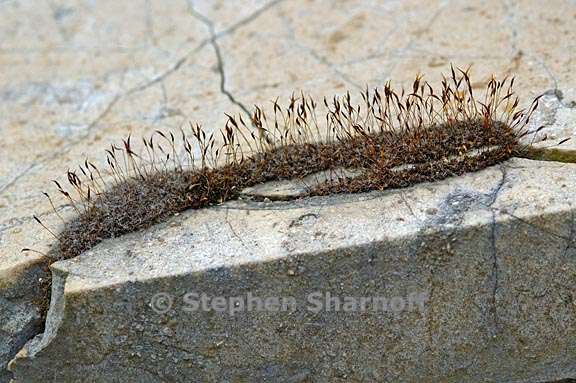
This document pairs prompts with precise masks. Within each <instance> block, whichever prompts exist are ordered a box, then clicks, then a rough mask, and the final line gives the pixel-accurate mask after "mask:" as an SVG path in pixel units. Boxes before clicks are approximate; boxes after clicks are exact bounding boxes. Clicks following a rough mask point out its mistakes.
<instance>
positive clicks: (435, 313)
mask: <svg viewBox="0 0 576 383" xmlns="http://www.w3.org/2000/svg"><path fill="white" fill-rule="evenodd" d="M575 170H576V165H575V164H558V163H553V162H538V161H530V160H520V159H514V160H511V161H508V162H506V163H504V164H502V165H500V166H496V167H493V168H489V169H486V170H484V171H481V172H478V173H475V174H470V175H466V176H464V177H458V178H452V179H448V180H445V181H442V182H437V183H432V184H421V185H418V186H415V187H411V188H407V189H403V190H391V191H388V192H381V193H370V194H363V195H342V196H333V197H325V198H310V199H306V200H299V201H294V202H267V203H266V202H250V201H237V202H230V203H226V204H224V205H221V206H218V207H214V208H210V209H204V210H199V211H190V212H185V213H183V214H180V215H179V216H178V217H174V219H171V220H170V221H169V222H167V223H165V224H161V225H158V226H157V227H154V228H152V229H150V230H146V231H144V232H141V233H134V234H130V235H127V236H125V237H122V238H118V239H114V240H107V241H105V242H103V243H101V244H100V245H98V246H96V247H95V248H93V249H92V250H90V251H88V252H86V253H84V254H83V255H82V256H80V257H78V258H75V259H73V260H69V261H63V262H58V263H56V264H54V265H53V266H52V269H53V272H54V275H55V277H56V281H55V283H54V286H53V293H54V297H53V300H52V307H51V311H50V314H49V318H48V330H47V331H46V333H45V334H44V335H43V336H39V337H38V338H37V339H35V340H34V341H33V342H31V343H30V344H29V345H28V347H27V348H26V349H24V350H22V351H21V352H20V353H19V355H18V356H17V358H16V359H15V360H14V361H13V362H11V370H12V371H13V372H14V373H15V382H31V383H32V382H47V381H50V382H73V381H77V380H79V379H81V380H82V381H90V382H100V381H102V382H103V381H118V380H121V381H126V382H131V381H133V382H136V381H138V382H162V381H170V382H184V381H198V382H205V381H247V382H253V381H260V382H284V381H290V382H304V381H314V382H340V381H341V382H350V381H374V382H376V381H378V382H382V381H394V382H415V381H420V382H438V381H442V382H484V381H498V382H526V383H527V382H538V381H547V380H559V379H562V378H568V377H573V376H575V375H576V363H575V361H576V302H575V301H574V291H576V251H575V249H574V233H576V221H575V220H574V217H576V205H575V202H576V198H575V193H574V190H575V186H576V172H575ZM315 292H318V293H320V294H325V293H326V292H329V293H331V294H332V296H338V297H346V296H350V297H373V296H382V297H387V298H388V299H390V306H389V308H388V311H384V312H372V311H370V310H367V311H358V310H356V311H351V312H333V311H329V310H326V309H325V308H322V309H320V310H318V311H314V310H311V309H310V306H309V305H308V304H307V303H310V302H312V303H313V302H314V301H309V300H308V299H309V298H308V296H309V294H311V293H315ZM159 293H162V294H168V298H166V297H164V300H160V301H156V300H155V299H156V298H157V294H159ZM188 293H197V294H201V293H204V294H207V296H208V297H219V296H221V297H224V298H226V299H229V298H230V297H247V296H248V294H252V295H253V296H255V297H295V298H296V300H297V302H300V303H299V304H298V305H297V306H296V307H295V308H294V309H293V310H288V311H286V312H270V311H265V312H255V311H246V310H241V309H238V308H237V306H234V305H232V306H230V307H228V308H227V310H228V311H226V312H219V311H218V309H217V308H216V309H214V310H209V311H206V310H202V309H199V310H192V309H191V307H192V306H191V304H190V303H189V302H190V301H188V300H186V299H188V298H186V294H188ZM411 294H420V295H422V294H424V295H423V296H425V299H424V300H423V303H422V305H416V306H413V308H412V309H409V308H408V304H407V302H409V299H410V298H409V297H410V296H411ZM323 296H325V295H323ZM395 298H400V299H404V303H405V304H406V307H404V309H397V310H396V311H395V309H394V306H393V305H392V303H391V302H392V300H393V299H395ZM167 302H168V304H170V305H168V306H167ZM396 307H397V308H398V307H399V306H396ZM232 308H236V309H237V310H238V311H237V312H235V313H234V315H230V312H229V311H230V310H232ZM307 379H308V380H307Z"/></svg>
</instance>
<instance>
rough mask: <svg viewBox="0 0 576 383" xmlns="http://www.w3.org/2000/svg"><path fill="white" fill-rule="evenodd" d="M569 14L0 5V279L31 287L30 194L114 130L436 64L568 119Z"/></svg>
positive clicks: (301, 2)
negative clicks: (550, 103)
mask: <svg viewBox="0 0 576 383" xmlns="http://www.w3.org/2000/svg"><path fill="white" fill-rule="evenodd" d="M535 10H537V11H535ZM575 14H576V11H575V8H574V5H573V4H572V3H570V2H565V1H563V0H553V1H549V2H548V3H547V6H546V7H544V8H543V7H542V6H541V3H540V2H534V1H526V2H520V3H514V4H512V3H509V2H500V1H496V0H488V1H483V2H482V3H481V4H469V3H467V2H459V3H455V2H453V1H450V2H448V1H444V0H438V1H429V2H422V1H418V0H408V1H396V2H390V1H387V2H365V1H360V0H349V1H339V2H334V3H330V4H327V3H325V2H309V1H306V0H291V1H281V0H271V1H260V0H258V1H251V2H244V3H243V4H242V6H241V7H239V6H238V5H237V4H234V3H233V2H228V1H219V0H216V1H213V0H210V1H205V0H201V1H200V0H198V1H189V2H186V1H179V2H171V3H170V6H167V5H166V4H165V3H164V2H157V1H150V0H135V1H131V2H118V1H113V0H101V1H98V2H97V3H91V2H88V3H81V2H70V1H60V0H53V1H50V2H37V1H30V0H8V1H0V19H1V20H2V22H1V23H0V36H1V37H2V38H0V73H2V75H1V76H0V269H2V270H3V271H4V272H3V273H2V274H1V275H0V280H1V279H2V278H6V280H8V279H10V280H12V279H13V278H18V276H24V275H31V274H34V273H35V271H34V270H36V265H37V261H38V260H39V259H41V258H40V257H39V256H38V255H37V254H21V253H20V250H21V249H22V248H23V247H30V248H34V249H36V250H38V251H42V252H44V251H45V249H46V248H47V247H48V246H49V245H50V243H51V241H53V238H52V237H51V235H50V234H49V233H48V232H46V231H45V230H43V229H42V228H40V227H39V226H38V225H37V224H35V223H34V222H33V220H32V214H33V213H36V214H37V215H38V216H40V217H41V218H42V219H43V221H45V222H47V223H56V225H57V224H58V219H57V218H56V217H55V216H54V214H53V212H51V209H50V207H49V205H48V204H47V201H46V200H45V199H44V198H43V197H42V195H41V193H40V191H42V190H47V191H49V190H51V189H50V188H49V185H50V180H52V179H57V180H62V176H63V174H64V172H65V170H66V169H68V168H72V167H74V165H75V164H77V163H79V162H81V161H82V160H83V159H84V158H85V157H86V156H88V157H91V158H93V159H95V161H96V162H98V160H101V159H102V157H101V155H100V154H101V153H102V152H103V150H104V148H106V147H108V145H109V144H110V143H111V142H118V140H119V139H120V138H121V137H125V136H126V135H127V134H128V133H133V135H134V136H139V135H148V134H150V133H152V132H153V131H154V130H156V129H177V128H178V127H180V126H182V125H183V124H187V123H188V121H189V120H193V121H199V122H202V123H203V124H204V126H205V127H207V128H213V127H218V126H221V125H222V123H223V122H224V120H225V118H224V115H223V113H224V112H228V113H238V112H239V113H243V112H244V109H248V108H249V107H250V106H251V105H252V104H254V103H268V102H269V101H270V100H273V99H275V98H276V97H278V96H280V97H284V96H288V95H290V94H291V93H292V92H293V91H298V90H303V91H304V92H308V93H311V94H313V95H316V96H319V97H322V96H326V95H327V96H330V95H332V94H334V93H340V92H344V91H345V90H347V89H355V88H358V89H363V88H364V86H365V85H369V86H380V85H382V84H383V83H384V82H385V81H386V80H388V79H390V78H392V79H393V80H394V81H395V82H396V83H397V84H404V85H408V81H411V79H412V78H413V76H414V74H415V73H417V72H421V73H424V74H425V75H426V79H429V80H431V81H436V80H438V79H439V72H440V71H441V70H445V68H447V67H448V65H449V64H450V63H454V64H456V65H460V66H462V67H465V66H467V65H472V66H473V67H472V68H473V73H474V74H475V76H474V77H475V78H478V80H477V82H476V83H475V84H474V87H475V88H477V89H479V88H482V87H483V86H484V85H485V84H486V81H487V78H488V75H489V74H491V73H493V72H494V73H498V74H502V73H505V74H511V75H516V76H517V85H518V87H517V90H518V91H519V93H520V95H521V96H522V97H523V99H524V100H526V99H527V98H529V97H532V96H535V95H537V94H540V93H542V92H543V91H546V90H548V89H553V90H554V94H556V95H561V100H560V101H561V102H562V104H563V107H567V108H572V107H573V105H574V101H575V100H576V94H575V91H574V89H576V77H575V76H574V75H573V68H574V63H575V57H576V56H575V52H576V50H575V49H571V48H572V47H571V46H570V44H572V42H573V41H576V31H575V30H574V28H572V25H573V23H574V15H575ZM126 15H130V17H126ZM543 31H545V32H543ZM559 42H562V43H559ZM559 99H560V98H559ZM562 110H563V111H564V112H566V113H569V112H570V111H569V110H568V109H562ZM572 110H573V109H572ZM564 112H560V111H559V113H558V118H559V119H558V121H562V118H563V117H562V113H564ZM570 121H571V120H570ZM570 126H571V125H570V124H566V125H565V127H566V128H569V127H570ZM549 128H550V130H554V128H553V127H552V126H550V127H549ZM547 129H548V128H547ZM561 137H564V135H559V136H558V140H557V141H555V140H551V141H550V142H551V143H552V144H553V143H554V141H555V142H558V141H559V140H560V139H561ZM567 145H568V146H567ZM569 145H570V144H566V145H562V146H561V148H570V146H569ZM545 154H546V156H550V155H551V154H553V157H555V158H558V154H557V153H553V152H551V151H550V150H548V151H547V152H546V153H545ZM565 155H566V151H563V152H562V153H560V157H562V158H565ZM65 203H66V201H56V204H57V206H61V205H63V204H65ZM51 227H55V226H51ZM23 265H24V266H26V267H30V268H31V270H30V272H29V273H24V272H22V270H21V267H22V266H23ZM23 281H25V282H30V283H31V288H32V290H34V289H35V288H36V287H37V283H35V282H34V279H28V278H25V279H23ZM2 285H3V282H1V281H0V297H4V299H5V301H10V302H12V301H11V300H9V299H7V298H6V297H5V295H4V292H3V290H2V288H1V286H2ZM35 298H36V297H34V296H28V297H27V298H26V299H27V300H33V299H35ZM14 304H15V305H16V306H14V308H10V310H12V309H15V307H19V305H20V303H18V302H16V303H14ZM28 307H31V310H33V311H34V310H35V309H34V308H33V307H32V306H28ZM7 310H8V309H7ZM30 315H33V313H32V312H30ZM28 317H32V316H28ZM3 325H4V324H3V323H0V327H2V326H3ZM3 342H5V338H0V348H2V347H8V346H7V344H8V343H3ZM9 342H11V341H9ZM2 358H3V357H2V356H0V366H1V365H3V363H4V361H3V360H2Z"/></svg>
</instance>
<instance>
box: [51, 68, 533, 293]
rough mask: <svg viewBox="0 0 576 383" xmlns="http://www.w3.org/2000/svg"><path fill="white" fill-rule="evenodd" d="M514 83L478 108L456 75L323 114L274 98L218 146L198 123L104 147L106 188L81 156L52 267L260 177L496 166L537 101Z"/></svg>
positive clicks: (370, 182)
mask: <svg viewBox="0 0 576 383" xmlns="http://www.w3.org/2000/svg"><path fill="white" fill-rule="evenodd" d="M513 82H514V80H513V79H511V80H507V79H504V80H502V81H498V80H496V79H494V78H493V79H492V80H491V81H490V82H489V83H488V86H487V89H486V92H485V95H484V98H483V100H482V101H478V100H477V99H475V97H474V95H473V93H472V87H471V85H470V79H469V77H468V72H467V71H461V70H459V71H455V70H454V69H452V70H451V76H450V78H445V79H444V81H443V82H442V89H441V91H440V92H439V93H438V94H436V93H435V92H434V91H433V89H432V87H431V86H430V85H429V84H427V83H426V82H423V81H422V80H421V77H420V76H417V77H416V80H415V81H414V83H413V86H412V91H411V92H410V93H407V92H405V91H404V90H402V91H394V90H393V89H392V88H391V86H390V84H386V85H385V86H384V88H383V89H382V90H381V91H379V90H374V91H373V92H368V91H366V92H364V93H363V94H362V100H363V104H362V105H354V104H353V103H352V101H351V97H350V95H349V94H347V95H345V96H344V97H340V98H339V97H334V98H333V99H332V101H331V102H328V101H327V100H326V99H325V100H324V107H325V112H324V113H323V118H322V119H318V117H317V104H316V103H315V102H314V100H312V99H310V98H308V97H305V96H303V95H302V96H300V97H294V96H293V97H292V98H291V99H290V102H289V105H288V107H287V108H281V107H280V106H279V104H278V103H276V102H274V103H273V111H272V114H273V116H271V117H268V116H267V115H266V113H265V111H264V110H263V109H261V108H259V107H256V109H255V111H254V113H253V115H252V119H251V121H250V124H249V125H250V126H248V125H247V124H246V123H245V122H244V121H243V120H242V118H241V116H239V117H237V118H234V117H232V116H228V121H227V123H226V125H225V127H224V128H223V129H222V131H221V132H220V133H221V137H222V142H221V144H216V138H215V137H214V135H211V136H209V137H207V136H206V134H205V132H204V131H203V130H202V129H201V128H200V127H199V126H198V125H196V126H191V130H190V132H189V133H188V134H187V133H185V132H184V131H181V132H180V134H179V135H178V136H179V137H178V139H176V137H175V136H174V135H173V134H172V133H167V134H166V133H163V132H157V133H156V134H155V135H153V136H152V137H150V138H148V139H144V140H143V146H144V150H143V151H142V153H140V154H137V153H136V152H135V151H134V149H133V146H132V144H131V139H130V137H129V138H127V139H126V140H124V141H123V145H122V147H117V146H111V148H110V149H109V150H107V162H108V167H109V168H108V169H107V172H108V173H109V174H110V176H109V177H108V180H107V181H106V180H105V177H103V176H102V174H101V172H100V170H99V169H98V168H97V167H96V166H94V165H93V164H91V163H90V162H88V161H86V162H85V163H84V164H83V166H81V167H80V169H79V173H78V174H80V173H81V175H80V176H78V175H77V172H70V171H69V172H68V182H69V184H70V186H71V187H72V189H73V190H74V192H75V194H74V195H75V196H73V195H72V194H71V193H70V192H68V191H66V190H65V189H64V188H63V187H62V186H61V185H60V184H59V183H57V182H56V186H57V188H58V190H59V193H61V194H62V195H63V196H64V197H65V198H66V199H68V200H69V201H70V203H71V204H72V205H73V206H74V207H75V208H76V209H77V212H78V214H77V215H76V217H74V218H73V219H72V220H69V221H66V222H65V224H64V226H63V227H62V228H61V230H60V231H59V232H58V234H56V236H57V238H58V240H57V241H56V242H55V243H54V245H53V246H52V248H51V250H50V251H49V253H48V254H47V256H48V257H47V258H48V261H47V262H49V263H51V262H53V261H55V260H59V259H69V258H72V257H75V256H77V255H79V254H80V253H82V252H84V251H86V250H88V249H90V248H91V247H93V246H94V245H96V244H97V243H99V242H100V241H102V240H103V239H106V238H111V237H117V236H120V235H122V234H126V233H129V232H133V231H136V230H140V229H143V228H147V227H149V226H151V225H153V224H155V223H158V222H160V221H162V220H165V219H166V218H168V217H170V216H172V215H174V214H175V213H177V212H181V211H183V210H186V209H199V208H203V207H206V206H208V205H210V204H217V203H221V202H224V201H227V200H231V199H234V198H236V197H237V196H238V194H239V193H240V191H241V190H242V189H243V188H245V187H248V186H253V185H255V184H258V183H261V182H265V181H270V180H281V179H292V178H298V177H305V176H307V175H309V174H312V173H315V172H318V171H323V170H329V169H338V168H353V169H356V170H359V171H360V175H359V176H356V177H354V178H339V179H335V180H331V181H327V182H325V183H323V184H320V185H317V186H315V187H313V188H311V189H310V190H309V193H308V194H309V195H327V194H333V193H356V192H365V191H370V190H383V189H386V188H398V187H406V186H409V185H413V184H415V183H418V182H423V181H434V180H440V179H444V178H446V177H450V176H454V175H459V174H463V173H465V172H470V171H476V170H479V169H483V168H485V167H487V166H490V165H493V164H496V163H498V162H501V161H503V160H506V159H507V158H509V157H511V156H512V155H513V154H514V153H515V152H518V151H521V150H522V147H521V146H520V144H519V139H520V138H521V137H522V136H523V135H524V134H525V132H524V127H525V125H526V123H527V122H528V119H529V117H530V115H531V113H532V112H533V111H534V109H535V108H536V106H537V99H536V100H534V102H533V103H532V105H531V106H530V107H529V108H528V109H527V110H517V106H518V99H517V97H516V96H515V95H514V93H513V90H512V85H513ZM155 138H156V141H154V139H155ZM190 140H192V141H194V142H195V143H194V145H193V144H191V141H190ZM177 141H180V144H178V143H177ZM180 146H181V147H182V148H183V150H178V149H179V147H180ZM166 148H168V149H166ZM182 152H183V153H184V154H182ZM194 153H197V155H194ZM50 203H52V202H51V201H50ZM49 283H50V282H49V281H47V282H46V289H47V290H48V286H49Z"/></svg>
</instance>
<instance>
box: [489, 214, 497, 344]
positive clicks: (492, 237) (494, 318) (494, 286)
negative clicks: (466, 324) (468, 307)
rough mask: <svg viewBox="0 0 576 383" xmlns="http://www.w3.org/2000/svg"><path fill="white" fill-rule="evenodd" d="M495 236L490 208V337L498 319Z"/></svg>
mask: <svg viewBox="0 0 576 383" xmlns="http://www.w3.org/2000/svg"><path fill="white" fill-rule="evenodd" d="M496 236H497V225H496V212H495V211H494V210H492V223H491V225H490V247H491V251H492V273H491V276H490V279H491V280H492V295H491V305H490V306H491V314H492V324H493V328H492V334H491V335H492V337H495V336H496V335H497V333H498V327H499V321H498V302H497V299H498V298H497V295H498V285H499V280H498V275H499V267H498V248H497V246H496V240H497V238H496Z"/></svg>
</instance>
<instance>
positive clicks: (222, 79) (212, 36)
mask: <svg viewBox="0 0 576 383" xmlns="http://www.w3.org/2000/svg"><path fill="white" fill-rule="evenodd" d="M188 9H189V12H190V14H191V15H192V16H193V17H194V18H196V19H197V20H199V21H200V22H202V23H203V24H204V25H205V26H206V27H207V28H208V31H209V32H210V39H209V40H208V42H209V43H210V45H212V48H213V49H214V54H215V55H216V60H217V66H216V68H217V70H218V73H219V75H220V92H221V93H222V94H224V95H225V96H226V97H227V98H228V100H230V102H231V103H233V104H235V105H237V106H238V107H240V109H242V111H243V112H244V113H246V115H247V116H248V118H250V115H251V113H250V111H249V110H248V108H247V107H246V106H245V105H244V104H243V103H241V102H240V101H238V100H237V99H236V98H235V97H234V95H233V94H232V93H231V92H230V91H229V90H228V89H227V88H226V72H225V70H224V58H223V57H222V51H221V49H220V45H219V44H218V42H217V41H216V29H215V27H214V22H213V21H212V20H210V19H209V18H208V17H206V16H204V15H203V14H201V13H200V12H198V11H197V10H196V9H195V8H194V5H193V4H192V1H191V0H188Z"/></svg>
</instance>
